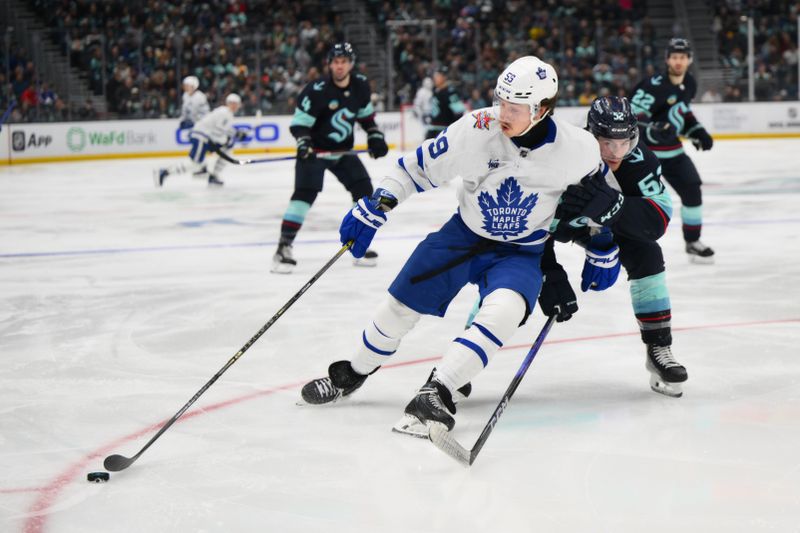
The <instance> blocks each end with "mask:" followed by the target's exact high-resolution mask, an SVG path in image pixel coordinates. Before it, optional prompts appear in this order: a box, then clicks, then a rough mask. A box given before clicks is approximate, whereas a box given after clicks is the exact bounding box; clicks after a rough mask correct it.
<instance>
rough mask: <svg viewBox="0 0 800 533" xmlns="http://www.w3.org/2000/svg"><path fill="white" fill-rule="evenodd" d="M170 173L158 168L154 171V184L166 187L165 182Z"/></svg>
mask: <svg viewBox="0 0 800 533" xmlns="http://www.w3.org/2000/svg"><path fill="white" fill-rule="evenodd" d="M168 175H169V171H168V170H167V169H166V168H157V169H154V170H153V183H154V184H155V186H156V187H161V186H163V185H164V180H165V179H167V176H168Z"/></svg>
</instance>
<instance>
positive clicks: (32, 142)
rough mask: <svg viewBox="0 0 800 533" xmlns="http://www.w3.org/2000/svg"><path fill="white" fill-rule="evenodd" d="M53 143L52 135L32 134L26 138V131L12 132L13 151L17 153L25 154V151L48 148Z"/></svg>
mask: <svg viewBox="0 0 800 533" xmlns="http://www.w3.org/2000/svg"><path fill="white" fill-rule="evenodd" d="M52 142H53V137H52V136H50V135H36V133H31V134H30V135H28V136H27V139H26V138H25V132H24V131H14V132H11V149H12V150H13V151H15V152H24V151H25V149H26V148H27V149H36V148H47V147H48V146H50V143H52Z"/></svg>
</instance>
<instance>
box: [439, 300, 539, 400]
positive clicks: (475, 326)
mask: <svg viewBox="0 0 800 533" xmlns="http://www.w3.org/2000/svg"><path fill="white" fill-rule="evenodd" d="M526 312H527V306H526V304H525V298H523V297H522V295H520V294H519V293H517V292H515V291H512V290H510V289H497V290H495V291H493V292H492V293H490V294H489V295H488V296H486V298H484V299H483V304H482V305H481V309H480V311H479V312H478V315H477V316H476V317H475V321H474V322H473V323H472V326H470V327H469V329H467V330H466V331H464V333H462V334H461V335H460V336H459V337H456V338H455V339H453V342H452V344H451V345H450V347H449V348H448V349H447V353H446V354H445V356H444V359H443V360H442V362H441V363H440V364H439V365H437V367H436V374H435V377H436V379H437V380H439V381H440V382H441V383H442V384H444V385H445V386H446V387H447V388H448V389H450V390H451V391H454V390H456V389H458V388H459V387H462V386H464V385H466V384H467V383H469V382H470V381H472V379H473V378H474V377H475V376H476V375H478V373H480V371H481V370H482V369H483V368H484V367H485V366H486V365H487V364H489V360H490V359H491V357H492V356H493V355H494V354H495V352H497V350H498V349H500V348H501V347H502V346H503V344H504V343H505V342H507V341H508V339H510V338H511V336H512V335H513V334H514V332H515V331H516V330H517V327H518V324H519V323H520V322H521V321H522V319H523V318H524V317H525V313H526Z"/></svg>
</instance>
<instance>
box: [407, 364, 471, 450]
mask: <svg viewBox="0 0 800 533" xmlns="http://www.w3.org/2000/svg"><path fill="white" fill-rule="evenodd" d="M434 372H436V369H435V368H434V369H433V370H431V374H430V375H429V376H428V382H430V381H433V374H434ZM470 394H472V383H467V384H466V385H464V386H463V387H459V388H458V389H457V390H456V391H455V392H454V393H453V405H458V404H459V402H463V401H464V400H466V399H467V398H469V395H470ZM392 431H394V432H395V433H402V434H403V435H409V436H411V437H417V438H420V439H427V438H428V426H427V424H425V423H424V422H421V421H420V420H419V418H417V417H416V416H414V415H410V414H407V413H404V414H403V417H402V418H401V419H400V420H398V421H397V423H396V424H395V425H394V426H392Z"/></svg>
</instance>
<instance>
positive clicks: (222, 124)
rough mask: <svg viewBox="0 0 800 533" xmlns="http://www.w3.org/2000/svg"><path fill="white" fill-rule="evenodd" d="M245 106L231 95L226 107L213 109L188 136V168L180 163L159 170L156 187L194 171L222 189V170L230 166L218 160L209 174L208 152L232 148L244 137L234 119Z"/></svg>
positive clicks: (156, 176) (154, 177) (235, 95)
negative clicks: (165, 181)
mask: <svg viewBox="0 0 800 533" xmlns="http://www.w3.org/2000/svg"><path fill="white" fill-rule="evenodd" d="M241 106H242V99H241V98H240V97H239V95H238V94H236V93H230V94H229V95H228V96H227V98H225V105H221V106H219V107H218V108H216V109H214V111H212V112H211V113H209V114H207V115H206V116H204V117H203V118H202V119H200V122H198V123H197V124H195V125H194V128H193V129H192V132H191V133H190V134H189V141H190V144H191V149H190V150H189V159H191V163H190V164H189V165H184V164H179V165H174V166H172V167H168V168H160V169H157V170H156V171H155V173H154V175H153V179H154V180H155V184H156V186H157V187H161V186H162V185H164V180H165V179H167V176H169V175H171V174H183V173H185V172H191V173H192V175H193V176H194V177H199V178H204V177H206V176H208V185H209V186H213V187H220V186H222V185H223V184H224V182H223V181H222V180H221V179H220V175H221V173H222V170H223V169H224V168H225V167H226V166H227V164H228V163H227V161H225V160H224V159H223V158H221V157H219V158H217V161H216V162H215V163H214V168H213V169H212V170H211V172H210V173H209V172H208V171H207V169H206V164H205V159H206V154H207V153H208V152H214V153H220V152H222V151H223V150H226V149H229V148H233V145H234V144H235V143H236V141H239V140H241V139H242V138H243V137H244V135H245V134H244V132H239V131H237V130H236V128H234V127H233V116H234V115H235V114H236V112H237V111H239V108H240V107H241Z"/></svg>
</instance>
